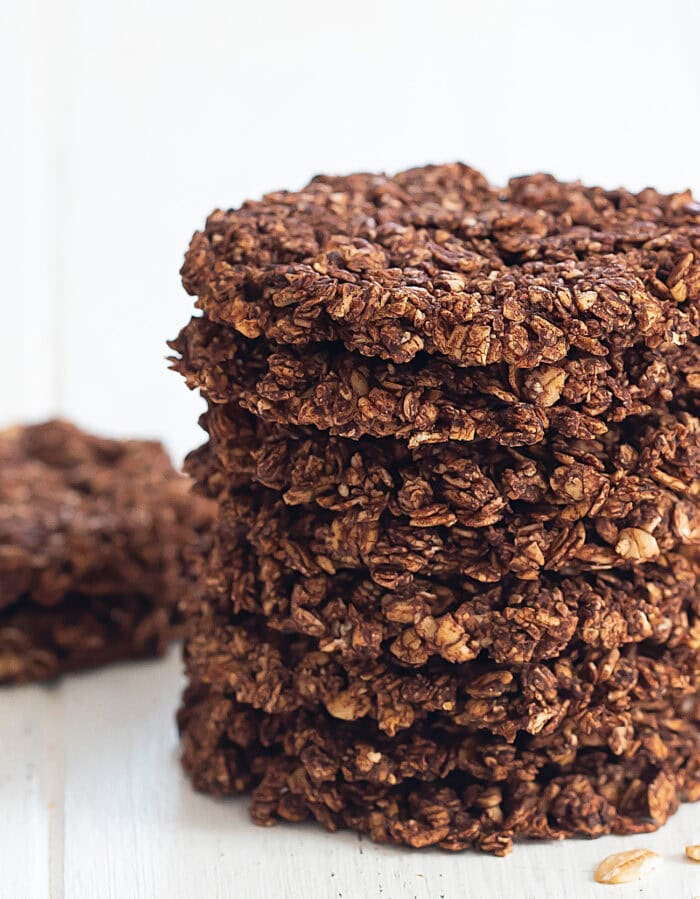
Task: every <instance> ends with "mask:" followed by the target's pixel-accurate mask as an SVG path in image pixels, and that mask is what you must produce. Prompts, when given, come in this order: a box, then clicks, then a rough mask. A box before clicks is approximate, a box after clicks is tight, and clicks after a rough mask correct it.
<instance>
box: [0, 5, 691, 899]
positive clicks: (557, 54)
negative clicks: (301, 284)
mask: <svg viewBox="0 0 700 899" xmlns="http://www.w3.org/2000/svg"><path fill="white" fill-rule="evenodd" d="M699 45H700V3H698V2H697V0H666V2H663V3H658V2H654V3H652V2H643V0H637V2H632V0H628V2H620V0H607V2H599V0H589V2H582V3H572V2H567V0H558V2H527V0H488V2H486V0H485V2H454V3H448V2H441V0H433V2H429V0H424V2H421V3H413V2H410V0H404V2H401V3H399V2H382V0H374V2H367V0H348V2H347V3H344V4H338V3H334V2H331V0H326V2H308V0H296V2H283V0H276V2H257V3H256V2H245V3H239V2H236V0H216V2H211V0H209V2H207V0H200V2H197V3H191V4H183V3H178V2H175V0H152V2H146V0H141V2H136V0H108V2H105V0H64V2H59V0H16V2H12V0H11V2H9V3H8V2H7V0H0V103H1V106H2V109H1V112H2V115H1V116H0V185H1V189H0V200H1V206H0V247H1V250H0V261H1V263H2V264H1V267H0V276H1V278H2V313H3V314H2V319H1V320H0V378H1V383H2V390H1V391H0V425H1V424H5V423H9V422H11V421H20V420H36V419H39V418H42V417H45V416H47V415H50V414H62V415H66V416H69V417H72V418H74V419H76V420H77V421H78V422H79V423H80V424H82V425H84V426H86V427H89V428H92V429H95V430H98V431H101V432H104V433H106V434H116V435H135V436H156V437H161V438H163V439H164V440H165V441H166V443H167V445H168V446H169V447H170V449H171V450H172V452H173V453H174V454H175V456H176V457H177V458H180V457H181V456H182V455H183V454H184V453H185V452H186V450H187V449H189V448H190V447H192V446H194V445H196V444H197V443H198V442H200V441H201V434H200V432H199V431H198V429H197V427H196V424H195V421H196V416H197V413H198V410H199V401H198V400H197V399H196V397H194V396H192V395H190V394H189V393H188V392H187V390H186V388H185V387H184V385H183V383H182V382H181V381H180V379H179V377H178V376H176V375H175V374H173V373H171V372H169V371H168V370H167V366H166V363H165V356H166V353H167V350H166V347H165V341H166V339H167V338H169V337H173V336H175V334H176V333H177V331H178V329H179V327H180V326H181V325H182V324H184V322H185V321H186V320H187V318H188V316H189V313H190V306H191V300H190V299H189V298H188V297H187V296H186V295H185V294H184V292H183V291H182V289H181V287H180V284H179V276H178V269H179V267H180V264H181V260H182V255H183V253H184V250H185V248H186V246H187V243H188V241H189V238H190V236H191V233H192V231H193V230H194V229H195V228H197V227H200V226H201V224H202V223H203V221H204V218H205V216H206V215H207V213H208V212H209V211H210V210H211V209H212V208H214V207H215V206H223V207H227V206H231V205H237V204H239V203H240V202H241V201H242V200H243V199H244V198H245V197H247V196H251V197H256V196H259V195H260V194H261V193H263V192H264V191H266V190H271V189H275V188H279V187H290V188H295V187H299V186H301V185H302V184H303V183H304V182H305V181H307V180H308V179H309V178H310V177H311V176H312V175H313V174H315V173H317V172H321V171H324V172H333V173H343V172H349V171H352V170H360V169H361V170H386V171H395V170H397V169H400V168H403V167H407V166H411V165H416V164H421V163H425V162H440V161H448V160H454V159H461V160H464V161H466V162H469V163H471V164H472V165H475V166H476V167H478V168H481V169H482V170H483V171H484V172H485V173H486V174H487V175H488V176H489V177H490V178H491V179H493V180H494V181H496V182H503V181H504V180H506V179H507V178H508V177H509V176H510V175H513V174H522V173H525V172H531V171H535V170H547V171H551V172H553V173H554V174H556V175H558V176H560V177H563V178H576V177H581V178H582V179H584V180H587V181H590V182H598V183H601V184H603V185H605V186H610V187H614V186H618V185H620V184H624V185H625V186H627V187H630V188H642V187H644V186H645V185H647V184H654V185H655V186H658V187H660V188H662V189H666V190H674V189H683V188H685V187H687V186H690V187H691V188H694V189H695V191H696V193H698V192H700V54H699V52H698V47H699ZM177 668H178V663H177V659H176V658H175V657H172V658H171V660H170V662H169V663H168V664H167V665H165V666H163V665H158V664H154V665H147V666H141V667H139V666H135V667H133V668H117V669H113V670H111V671H107V672H100V673H98V674H95V675H90V676H86V677H82V678H75V679H73V680H71V681H69V682H65V683H63V684H61V685H60V686H59V687H57V688H52V689H50V690H46V689H45V688H27V689H22V690H18V691H10V692H5V693H4V694H3V695H2V696H1V697H0V802H1V803H2V805H1V806H0V896H2V899H5V896H7V897H8V899H9V897H11V899H19V897H22V899H24V897H32V899H33V897H43V896H46V895H48V893H49V888H50V889H51V896H52V897H53V899H56V897H60V896H63V895H65V896H69V897H71V899H72V897H75V899H82V897H86V899H93V897H100V899H101V897H103V896H110V897H111V896H114V897H118V899H129V897H132V896H136V897H139V899H140V897H144V899H145V897H149V899H150V897H152V896H167V897H168V899H173V897H175V899H179V897H183V899H190V897H196V899H199V897H202V899H208V897H209V896H216V897H229V896H237V895H243V894H244V890H247V891H248V892H249V893H250V895H251V896H255V897H258V896H261V897H267V896H274V897H275V899H279V897H280V896H283V897H292V899H296V897H299V896H304V897H309V899H315V897H316V896H321V897H324V896H326V895H327V896H340V895H341V893H342V896H343V897H345V899H348V897H352V899H354V897H356V896H362V897H365V896H367V897H369V896H378V895H381V896H382V897H383V899H385V897H390V899H392V897H403V896H407V897H408V896H414V895H415V896H420V897H431V899H432V897H439V896H442V895H444V896H446V897H447V899H451V897H460V899H464V897H471V896H474V897H477V896H478V897H481V896H487V895H490V896H495V897H497V899H498V897H501V896H503V897H506V896H507V897H508V899H519V897H525V896H527V897H530V896H532V897H534V896H538V897H539V896H543V895H548V896H552V897H556V899H563V897H576V899H579V897H583V896H589V895H590V896H597V895H599V892H600V891H602V893H603V894H605V895H607V891H606V890H605V889H604V888H602V887H600V888H597V887H595V886H592V885H591V882H590V869H591V866H592V864H593V862H594V861H595V860H597V859H598V858H600V857H601V855H602V854H603V848H604V846H605V848H606V849H608V847H609V846H610V845H614V846H615V847H616V848H619V847H620V845H622V846H623V847H624V848H627V846H629V845H630V841H629V840H628V841H626V842H625V841H623V842H622V843H620V841H606V842H605V844H603V843H598V844H581V843H567V844H565V845H556V846H554V847H537V848H534V849H533V848H531V847H521V848H518V849H516V852H515V854H514V855H513V856H512V857H511V859H510V860H507V861H506V862H499V861H494V860H490V859H481V858H479V857H475V856H473V855H470V854H466V855H463V856H460V857H459V858H455V857H452V856H445V855H441V854H438V853H427V854H426V853H422V854H420V853H419V854H415V853H414V854H411V853H398V854H397V853H396V852H395V851H392V850H386V849H376V848H374V847H368V846H367V844H364V848H363V844H359V843H358V842H357V840H356V839H355V838H353V837H350V836H343V837H335V838H331V837H326V836H325V835H321V834H318V833H317V832H316V831H315V830H313V829H312V830H304V829H301V830H299V829H294V828H283V829H277V830H276V831H270V832H265V833H263V834H262V835H261V832H260V831H258V830H254V829H251V828H250V827H249V826H248V825H247V824H246V819H245V815H244V813H243V810H242V808H243V807H242V805H241V804H236V803H232V804H231V803H230V804H226V805H221V804H216V803H213V802H211V801H210V800H206V799H204V798H201V797H196V798H195V797H193V796H192V795H191V794H190V792H189V790H188V789H187V787H186V786H185V785H184V784H183V783H182V781H181V779H180V775H179V773H178V769H177V765H176V763H175V758H174V753H175V737H174V733H173V730H172V724H171V721H172V712H173V708H174V705H175V703H176V697H177V692H178V690H179V682H178V680H177V674H176V672H177ZM697 817H698V813H697V811H696V810H694V809H690V808H686V809H684V810H683V812H682V813H681V815H680V816H679V817H678V818H677V819H676V821H675V822H674V823H673V824H672V825H670V826H669V827H667V828H666V829H665V830H664V831H663V832H662V833H661V834H659V835H657V836H655V837H653V838H649V839H647V840H646V841H645V842H646V843H648V844H650V845H657V846H659V847H661V846H663V847H664V851H665V852H666V854H668V853H672V854H674V857H673V859H672V860H671V861H670V862H669V863H668V865H667V871H666V874H665V875H664V876H663V877H662V878H661V880H659V879H657V880H655V881H654V882H650V883H649V884H647V885H646V886H645V888H644V892H643V895H645V896H655V895H661V889H662V886H661V885H662V884H663V889H664V892H665V894H666V895H668V896H669V897H670V896H671V895H673V896H679V897H681V896H682V897H686V896H687V897H688V899H690V897H691V895H694V894H696V893H697V894H700V873H697V872H700V866H699V867H698V869H697V872H695V871H691V870H689V867H688V864H689V863H688V864H686V863H684V862H683V861H682V860H681V859H680V858H679V856H678V853H679V852H681V851H682V847H683V845H684V840H686V839H689V838H690V837H691V835H692V834H691V831H692V826H693V821H694V819H696V818H697ZM695 841H696V842H697V841H700V827H698V830H697V833H696V836H695ZM632 844H633V845H638V844H639V841H638V840H637V841H633V843H632ZM360 850H362V852H363V854H360ZM608 851H609V850H608ZM295 866H297V867H296V868H295ZM295 870H298V871H301V873H298V874H297V875H294V874H293V872H294V871H295ZM28 871H31V872H34V873H33V874H32V875H31V876H32V878H34V879H31V882H30V881H29V880H27V877H28V874H27V872H28ZM336 877H337V878H338V879H335V878H336ZM341 881H342V882H341ZM200 887H201V889H200ZM380 887H381V888H382V889H383V892H382V893H380ZM638 894H639V892H638V888H634V890H633V891H632V892H629V891H625V890H622V891H618V892H617V893H616V895H620V896H625V895H638Z"/></svg>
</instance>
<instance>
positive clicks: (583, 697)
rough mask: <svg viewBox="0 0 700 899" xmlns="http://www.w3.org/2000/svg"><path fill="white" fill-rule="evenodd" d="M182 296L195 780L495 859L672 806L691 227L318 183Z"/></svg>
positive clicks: (186, 708)
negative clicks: (191, 495) (198, 405)
mask: <svg viewBox="0 0 700 899" xmlns="http://www.w3.org/2000/svg"><path fill="white" fill-rule="evenodd" d="M182 275H183V282H184V285H185V287H186V289H187V290H188V291H189V292H190V293H191V294H192V295H194V296H195V297H196V300H195V305H196V307H197V308H198V309H199V311H200V312H201V315H200V316H199V317H196V318H193V319H192V320H191V321H190V322H189V323H188V324H187V325H186V326H185V327H184V328H183V330H182V331H181V333H180V335H179V336H178V337H177V338H176V339H175V340H174V341H173V342H172V344H171V346H172V347H173V349H174V351H175V353H176V357H175V358H174V360H173V367H174V368H175V369H176V370H178V371H179V372H180V373H181V374H182V375H183V377H184V378H185V380H186V382H187V384H188V386H189V387H190V388H193V389H198V390H199V391H200V392H201V394H202V396H203V397H204V399H205V400H206V402H207V407H208V409H207V412H206V413H205V415H204V416H203V417H202V420H201V423H202V426H203V427H204V429H205V430H206V431H207V433H208V438H209V439H208V442H207V443H206V444H205V445H204V446H203V447H201V448H200V449H198V450H195V451H194V452H192V453H191V454H190V456H189V458H188V460H187V470H188V471H189V473H190V474H191V476H192V477H193V479H194V480H195V482H196V483H197V485H198V488H199V490H200V491H201V492H202V493H203V494H205V495H207V496H209V497H210V498H212V499H213V500H214V501H215V502H216V504H217V506H218V510H219V514H218V517H217V522H216V525H215V526H214V527H213V528H212V529H211V530H210V540H209V541H208V542H207V543H206V546H205V547H203V548H202V551H200V552H198V553H195V554H194V555H193V557H192V560H191V561H192V571H193V576H194V574H197V575H198V576H199V578H200V585H201V586H200V590H199V591H198V592H195V593H192V594H190V598H189V600H188V602H187V603H186V605H185V614H186V618H187V623H188V639H187V641H186V647H185V661H186V669H187V673H188V677H189V681H190V685H189V687H188V690H187V692H186V694H185V697H184V701H183V706H182V709H181V712H180V717H179V722H180V728H181V732H182V740H183V762H184V765H185V767H186V769H187V771H188V773H189V774H190V776H191V778H192V781H193V783H194V785H195V787H196V788H197V789H201V790H205V791H208V792H211V793H214V794H216V795H232V794H235V793H239V792H251V793H252V797H253V798H252V815H253V818H254V820H256V821H257V822H259V823H262V824H268V823H271V822H272V821H274V820H277V819H283V820H287V821H299V820H302V819H304V818H307V817H312V818H315V819H316V820H318V821H320V822H321V823H323V824H324V825H325V826H326V827H328V828H329V829H332V830H334V829H337V828H340V827H349V828H353V829H355V830H358V831H360V832H362V833H367V834H369V835H370V836H371V837H372V838H373V839H376V840H379V841H389V842H395V843H401V844H406V845H409V846H414V847H420V846H426V845H438V846H441V847H443V848H446V849H463V848H466V847H470V846H473V847H477V848H479V849H482V850H485V851H489V852H493V853H496V854H504V853H505V852H507V851H509V849H510V847H511V845H512V842H513V840H514V839H517V838H531V837H545V838H561V837H565V836H572V835H576V834H580V835H588V836H598V835H601V834H604V833H638V832H645V831H648V830H653V829H654V828H655V827H657V826H659V825H660V824H662V823H663V822H664V821H665V820H666V818H667V817H668V816H669V815H670V814H672V813H673V812H674V811H675V810H676V808H677V806H678V804H679V802H680V801H682V800H694V799H698V798H700V727H699V724H700V703H699V702H698V695H699V690H700V619H699V616H700V604H699V600H698V578H699V577H700V564H699V563H700V553H699V551H698V547H699V546H700V486H699V484H700V420H699V418H698V388H700V341H699V339H698V338H699V336H700V204H698V203H696V202H695V201H694V200H693V198H692V197H691V196H690V194H689V193H687V192H686V193H680V194H673V195H662V194H659V193H658V192H656V191H654V190H645V191H642V192H641V193H639V194H632V193H629V192H627V191H624V190H615V191H609V190H603V189H601V188H596V187H585V186H583V185H581V184H563V183H559V182H557V181H556V180H554V179H553V178H551V177H549V176H545V175H534V176H527V177H523V178H516V179H513V180H512V181H511V182H510V183H509V184H508V185H507V186H506V187H505V188H495V187H492V186H491V185H489V184H488V183H487V181H486V180H485V179H484V178H483V176H481V175H480V174H479V173H478V172H475V171H474V170H473V169H470V168H468V167H466V166H462V165H447V166H430V167H427V168H424V169H414V170H411V171H408V172H404V173H401V174H399V175H397V176H396V177H393V178H390V177H386V176H381V175H352V176H349V177H344V178H330V177H319V178H316V179H314V180H313V181H312V182H311V183H310V184H309V185H307V186H306V187H305V188H303V189H302V190H301V191H298V192H294V193H289V192H278V193H274V194H270V195H268V196H267V197H265V198H263V199H262V200H261V201H259V202H248V203H246V204H244V206H243V207H242V208H241V209H238V210H228V211H226V212H224V211H217V212H215V213H213V214H212V215H211V216H210V218H209V219H208V221H207V224H206V227H205V228H204V230H203V231H202V232H200V233H197V234H196V235H195V236H194V238H193V240H192V243H191V246H190V249H189V251H188V253H187V256H186V259H185V264H184V266H183V269H182Z"/></svg>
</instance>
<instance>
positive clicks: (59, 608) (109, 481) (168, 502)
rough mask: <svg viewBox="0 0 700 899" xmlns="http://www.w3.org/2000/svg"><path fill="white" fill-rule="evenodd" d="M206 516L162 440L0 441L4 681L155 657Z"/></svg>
mask: <svg viewBox="0 0 700 899" xmlns="http://www.w3.org/2000/svg"><path fill="white" fill-rule="evenodd" d="M210 515H211V509H210V507H209V504H208V503H207V502H206V501H205V500H204V499H202V498H201V497H197V496H196V495H194V494H193V493H192V492H191V490H190V484H189V480H188V478H186V477H183V476H182V475H180V474H178V473H177V472H176V471H175V470H174V469H173V467H172V464H171V462H170V460H169V459H168V457H167V455H166V453H165V451H164V449H163V448H162V447H161V446H160V444H158V443H155V442H148V441H137V440H125V441H118V440H107V439H103V438H100V437H94V436H92V435H89V434H85V433H83V432H82V431H80V430H78V429H77V428H76V427H74V426H73V425H71V424H68V423H67V422H63V421H51V422H47V423H45V424H40V425H33V426H29V427H25V428H20V427H17V428H12V429H10V430H7V431H5V432H2V433H1V434H0V683H19V682H23V681H31V680H44V679H49V678H53V677H56V676H57V675H59V674H62V673H64V672H67V671H73V670H77V669H81V668H88V667H93V666H97V665H102V664H105V663H107V662H111V661H116V660H118V659H126V658H136V657H140V656H149V655H159V654H161V653H163V652H164V651H165V648H166V647H167V645H168V643H169V641H170V639H171V638H172V636H173V634H174V633H175V630H174V628H176V627H179V623H178V622H179V612H178V608H177V607H178V604H179V603H180V602H181V601H182V600H183V598H184V597H185V595H186V593H187V590H188V589H189V583H190V581H189V576H188V573H187V570H186V567H185V564H184V560H185V555H186V553H188V552H190V551H193V550H194V548H195V544H196V543H197V541H198V540H201V539H202V538H203V534H204V531H205V525H206V524H207V523H208V521H209V518H210Z"/></svg>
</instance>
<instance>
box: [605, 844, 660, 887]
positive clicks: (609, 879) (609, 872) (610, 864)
mask: <svg viewBox="0 0 700 899" xmlns="http://www.w3.org/2000/svg"><path fill="white" fill-rule="evenodd" d="M660 864H661V856H660V855H658V854H657V853H656V852H652V851H651V850H650V849H628V850H627V851H626V852H616V853H615V854H614V855H609V856H608V857H607V858H606V859H604V860H603V861H602V862H601V863H600V864H599V865H598V867H597V868H596V870H595V879H596V881H597V883H609V884H619V883H632V882H633V881H635V880H642V879H643V878H645V877H648V876H649V875H650V874H651V873H652V872H654V871H655V870H656V869H657V868H658V867H659V865H660Z"/></svg>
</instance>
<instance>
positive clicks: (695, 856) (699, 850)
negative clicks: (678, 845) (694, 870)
mask: <svg viewBox="0 0 700 899" xmlns="http://www.w3.org/2000/svg"><path fill="white" fill-rule="evenodd" d="M685 854H686V856H687V857H688V858H689V859H690V860H691V861H693V862H700V844H696V845H694V846H686V847H685Z"/></svg>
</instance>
